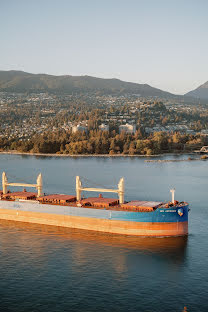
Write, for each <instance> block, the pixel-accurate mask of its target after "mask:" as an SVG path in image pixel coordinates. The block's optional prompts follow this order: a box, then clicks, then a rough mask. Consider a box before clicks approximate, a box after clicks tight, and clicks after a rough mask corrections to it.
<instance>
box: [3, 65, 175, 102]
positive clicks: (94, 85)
mask: <svg viewBox="0 0 208 312" xmlns="http://www.w3.org/2000/svg"><path fill="white" fill-rule="evenodd" d="M0 91H7V92H34V93H36V92H56V93H73V92H89V91H93V92H96V91H97V92H98V91H99V92H101V93H105V94H115V93H119V94H124V93H129V94H140V95H141V96H153V97H154V96H156V97H177V95H175V94H172V93H170V92H167V91H163V90H161V89H157V88H154V87H152V86H150V85H148V84H138V83H134V82H126V81H123V80H120V79H117V78H99V77H92V76H88V75H83V76H72V75H60V76H56V75H48V74H44V73H41V74H31V73H27V72H24V71H18V70H10V71H0Z"/></svg>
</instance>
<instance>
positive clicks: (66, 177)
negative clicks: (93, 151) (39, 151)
mask: <svg viewBox="0 0 208 312" xmlns="http://www.w3.org/2000/svg"><path fill="white" fill-rule="evenodd" d="M168 158H169V159H170V158H173V159H175V158H176V157H174V156H169V157H168ZM180 158H187V156H179V157H177V159H180ZM207 167H208V162H207V161H193V162H168V163H146V162H144V158H132V159H130V158H118V159H115V158H77V159H69V158H52V157H39V158H37V157H31V156H30V157H29V156H24V157H22V156H14V155H0V171H1V172H2V171H3V170H5V171H6V172H7V175H8V179H9V181H10V182H13V181H16V182H17V181H21V180H24V181H25V182H28V183H29V182H30V183H33V182H35V179H36V176H37V175H38V173H39V172H42V174H43V180H44V191H45V192H58V193H68V194H74V193H75V176H76V175H80V176H81V177H82V178H83V184H84V185H88V186H94V187H96V186H101V185H102V186H105V187H114V186H116V184H117V183H118V180H119V178H120V177H122V176H124V177H125V182H126V199H145V200H148V199H149V200H161V201H163V200H170V197H171V195H170V192H169V190H170V188H172V187H175V188H176V198H177V199H178V200H187V201H188V202H189V203H190V208H191V211H190V220H189V232H190V234H189V236H188V237H185V238H171V239H170V238H157V239H153V238H136V237H126V236H120V235H109V234H98V233H94V232H86V231H79V230H70V229H68V230H63V229H56V228H53V227H46V226H38V225H37V226H36V225H28V226H25V225H22V224H21V223H12V222H5V221H0V311H20V312H21V311H28V312H32V311H51V312H55V311H70V312H73V311H89V312H93V311H125V312H126V311H142V312H143V311H150V312H152V311H165V312H167V311H170V312H172V311H174V312H175V311H182V310H183V308H184V306H186V307H187V308H188V311H208V299H207V293H208V222H207V215H208V204H207V202H208V192H207V189H208V178H207V176H208V170H207ZM1 172H0V173H1ZM88 195H90V194H88Z"/></svg>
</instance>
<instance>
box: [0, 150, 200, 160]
mask: <svg viewBox="0 0 208 312" xmlns="http://www.w3.org/2000/svg"><path fill="white" fill-rule="evenodd" d="M0 154H5V155H25V156H43V157H70V158H77V157H109V158H110V157H114V158H115V157H147V158H150V157H159V156H182V155H195V154H194V152H187V153H163V154H157V155H125V154H113V155H109V154H76V155H71V154H54V153H51V154H48V153H27V152H18V151H0ZM198 159H200V158H198Z"/></svg>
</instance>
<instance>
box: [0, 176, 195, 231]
mask: <svg viewBox="0 0 208 312" xmlns="http://www.w3.org/2000/svg"><path fill="white" fill-rule="evenodd" d="M8 186H11V187H16V186H18V187H21V186H22V187H30V188H31V187H34V188H36V189H37V192H28V191H26V189H24V190H23V191H21V192H19V191H18V192H11V191H10V190H8ZM83 191H84V192H101V193H100V194H99V196H98V197H88V198H85V197H83V196H82V192H83ZM170 191H171V193H172V200H171V202H156V201H145V200H141V199H139V200H133V201H128V202H127V201H125V199H124V178H121V179H120V181H119V183H118V187H117V188H116V189H106V188H92V187H83V185H82V182H81V179H80V177H79V176H77V177H76V195H66V194H48V195H46V194H44V193H43V182H42V175H41V174H39V175H38V177H37V182H36V184H26V183H9V182H8V179H7V176H6V173H5V172H3V174H2V191H0V219H2V220H9V221H18V222H27V223H36V224H45V225H53V226H58V227H68V228H77V229H83V230H92V231H99V232H107V233H116V234H124V235H137V236H152V237H154V236H155V237H158V236H182V235H187V234H188V212H189V205H188V203H186V202H179V201H177V200H175V198H174V196H175V190H174V189H172V190H170ZM102 193H117V194H118V199H116V198H107V197H103V195H102Z"/></svg>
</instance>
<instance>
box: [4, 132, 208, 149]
mask: <svg viewBox="0 0 208 312" xmlns="http://www.w3.org/2000/svg"><path fill="white" fill-rule="evenodd" d="M206 140H207V139H206V137H204V136H202V135H200V134H197V135H188V134H180V133H172V134H168V133H165V132H155V133H154V134H152V135H150V136H149V137H145V136H144V135H143V134H142V132H141V131H140V130H138V131H137V132H136V134H135V135H131V134H126V133H124V132H122V133H121V134H117V133H116V131H115V130H113V131H111V132H110V133H109V132H105V131H97V130H91V131H89V133H85V132H82V133H80V132H77V133H72V132H70V131H68V132H67V131H65V130H61V131H56V132H50V131H48V132H45V133H44V134H41V135H38V134H35V135H34V136H32V137H31V138H30V139H19V138H12V139H9V140H8V139H7V138H0V149H1V150H4V151H5V150H16V151H18V152H29V153H48V154H50V153H58V154H70V155H84V154H87V155H89V154H90V155H94V154H95V155H96V154H110V155H115V154H124V155H154V154H159V153H170V152H189V151H192V150H195V149H197V148H199V147H201V146H202V145H206V144H207V142H206Z"/></svg>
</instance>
